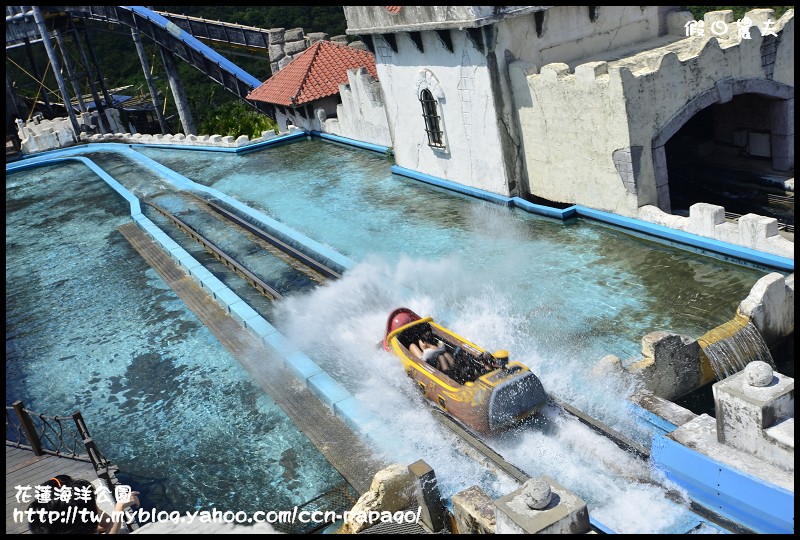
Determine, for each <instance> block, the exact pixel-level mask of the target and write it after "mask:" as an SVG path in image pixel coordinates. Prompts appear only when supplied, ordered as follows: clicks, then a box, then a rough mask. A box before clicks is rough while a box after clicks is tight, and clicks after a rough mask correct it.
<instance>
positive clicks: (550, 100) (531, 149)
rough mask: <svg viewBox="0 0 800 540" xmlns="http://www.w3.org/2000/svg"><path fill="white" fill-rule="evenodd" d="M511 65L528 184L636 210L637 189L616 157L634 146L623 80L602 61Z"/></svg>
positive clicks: (555, 197)
mask: <svg viewBox="0 0 800 540" xmlns="http://www.w3.org/2000/svg"><path fill="white" fill-rule="evenodd" d="M533 69H534V67H533V66H531V65H529V64H527V63H524V62H515V63H514V64H512V66H511V67H510V72H511V79H512V82H513V91H514V98H515V103H516V104H517V111H518V115H519V122H520V128H521V131H522V133H523V141H524V143H523V150H524V156H525V166H526V170H527V176H528V185H529V188H530V191H531V193H532V194H533V195H535V196H537V197H542V198H544V199H547V200H550V201H555V202H562V203H577V204H583V205H586V206H589V207H592V208H598V209H601V210H606V211H610V212H615V213H619V214H622V215H629V216H630V215H631V211H632V210H633V209H635V208H636V196H635V194H633V193H632V192H630V191H629V190H627V189H626V187H625V185H624V184H623V181H622V179H621V178H620V175H619V174H618V173H617V170H616V168H615V165H614V161H613V155H614V152H615V151H616V150H624V149H626V148H629V147H630V146H631V143H630V138H629V134H628V123H627V116H626V109H625V100H624V96H623V92H622V82H621V80H620V77H619V73H618V72H614V71H611V72H609V71H608V68H607V65H606V64H605V63H603V62H596V63H590V64H584V65H582V66H579V67H578V68H576V70H575V73H570V72H569V66H567V64H548V65H546V66H544V67H543V68H542V69H541V71H540V72H539V73H537V74H531V75H529V76H527V77H526V75H527V74H528V73H530V72H531V71H532V70H533Z"/></svg>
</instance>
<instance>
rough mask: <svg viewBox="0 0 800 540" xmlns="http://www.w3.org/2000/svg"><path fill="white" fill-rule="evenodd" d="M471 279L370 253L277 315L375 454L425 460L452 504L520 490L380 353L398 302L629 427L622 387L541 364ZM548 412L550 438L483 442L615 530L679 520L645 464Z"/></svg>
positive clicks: (533, 338)
mask: <svg viewBox="0 0 800 540" xmlns="http://www.w3.org/2000/svg"><path fill="white" fill-rule="evenodd" d="M476 282H478V281H477V280H475V276H474V275H472V274H471V273H470V272H469V271H468V270H465V269H464V267H463V265H461V264H459V259H458V257H456V256H452V257H448V258H446V259H441V260H415V259H411V258H406V257H401V258H400V260H399V261H398V262H397V263H396V264H394V263H392V262H389V261H387V260H385V259H383V258H381V257H377V256H373V257H369V258H368V259H367V260H365V261H364V262H362V263H360V264H357V265H356V266H355V267H354V268H352V269H351V270H350V271H348V272H347V273H346V274H345V275H344V276H343V277H342V279H340V280H338V281H336V282H333V283H329V284H328V285H326V286H324V287H320V288H317V289H316V290H314V291H311V292H310V293H307V294H304V295H302V296H295V297H292V298H288V299H287V300H285V301H284V302H281V303H280V304H279V306H278V307H277V310H276V315H277V320H278V321H279V322H278V323H276V324H277V325H278V326H279V327H280V329H281V330H282V331H283V332H284V334H285V335H287V337H289V338H290V339H291V340H292V341H293V342H295V343H298V344H302V347H303V348H304V350H305V351H306V352H307V353H308V354H309V355H310V356H311V357H312V358H313V359H314V360H315V361H316V362H317V363H318V364H319V365H320V367H322V369H324V370H325V371H327V372H328V373H329V374H331V375H332V376H333V377H334V378H335V379H336V380H337V381H339V382H340V383H341V384H343V385H344V386H345V387H346V388H347V389H348V390H349V391H350V392H351V393H352V394H353V395H354V397H355V398H356V399H358V401H359V402H360V407H361V408H362V409H363V410H365V411H369V413H370V414H371V418H372V421H370V422H369V423H368V424H367V425H364V426H361V431H362V432H363V433H364V434H365V435H366V437H367V438H368V439H369V441H370V443H371V446H372V447H373V448H374V449H375V450H376V451H377V452H379V453H381V454H383V455H384V456H385V457H386V458H388V459H389V460H391V461H393V462H399V463H401V464H406V465H407V464H410V463H413V462H414V461H416V460H418V459H424V460H425V461H426V462H428V463H429V464H430V465H431V466H432V467H433V469H434V470H435V471H436V474H437V479H438V481H439V484H440V488H441V489H442V493H443V495H444V496H445V497H448V498H449V497H450V496H452V495H453V494H455V493H457V492H459V491H461V490H463V489H466V488H467V487H470V486H472V485H475V484H478V485H479V486H480V487H481V488H482V489H483V490H484V491H486V492H487V493H488V494H490V496H493V497H499V496H502V495H505V494H507V493H509V492H510V491H513V489H516V487H518V485H517V484H516V482H515V481H513V480H511V479H509V478H507V477H504V475H503V474H499V473H497V471H494V470H491V469H490V468H488V469H487V468H486V466H485V464H481V463H478V462H476V461H475V460H474V459H472V458H471V457H469V455H468V453H466V454H465V449H464V448H463V446H464V444H465V443H464V442H463V441H461V440H460V439H458V438H457V437H456V436H455V435H454V434H453V433H452V432H450V431H449V430H448V429H446V428H445V427H444V426H443V425H441V424H440V423H439V422H437V421H436V420H435V418H434V416H433V415H434V414H436V413H432V411H431V407H430V405H429V404H428V403H427V402H426V401H425V400H424V399H423V398H422V397H421V396H420V395H419V393H418V392H416V388H415V386H414V385H413V384H411V380H410V379H409V378H408V377H407V376H406V374H405V373H404V371H403V369H402V366H401V364H400V361H399V360H398V359H397V358H395V357H394V356H393V355H391V354H390V353H387V352H385V351H384V350H383V349H382V348H380V347H379V346H378V345H377V344H378V342H379V341H380V340H381V339H382V338H383V332H384V330H385V324H386V317H387V316H388V314H389V313H390V312H391V311H392V309H394V308H396V307H398V306H407V307H410V308H411V309H413V310H414V311H416V312H417V313H418V314H419V315H421V316H423V317H424V316H432V317H433V318H434V320H437V321H438V322H441V323H443V324H444V325H445V326H447V327H448V328H450V329H452V330H453V331H455V332H456V333H458V334H459V335H462V336H464V337H465V338H467V339H469V340H470V341H473V342H475V343H477V344H479V345H481V346H483V347H485V348H488V349H492V348H505V349H509V350H510V351H511V352H512V358H514V359H516V360H519V361H521V362H522V363H525V364H526V365H528V366H529V367H531V369H532V370H533V371H534V372H535V373H537V375H539V376H540V378H541V379H542V382H543V384H544V386H545V389H546V390H548V389H551V388H556V389H558V390H564V389H566V388H567V387H569V388H573V390H574V389H575V388H576V387H577V388H578V389H580V390H577V391H579V392H583V393H585V394H587V395H593V396H597V395H598V394H602V397H601V398H600V399H597V401H598V404H597V406H600V405H599V404H600V402H602V406H603V407H604V409H605V411H606V412H613V414H615V415H616V417H617V418H618V419H620V421H623V422H629V421H630V420H629V419H628V417H629V416H630V413H629V411H627V409H626V406H625V403H626V397H627V395H628V390H629V389H627V388H625V387H624V386H623V385H620V384H616V382H617V381H610V380H603V379H599V380H598V379H597V378H593V377H591V376H587V375H586V369H585V367H584V366H582V365H580V362H578V361H576V360H575V359H571V358H563V359H560V361H558V362H554V361H552V360H551V359H549V358H548V353H547V352H544V353H543V352H541V350H542V345H541V343H540V341H539V337H538V336H537V335H535V334H533V335H532V334H529V333H527V332H524V331H520V327H521V326H523V320H522V317H521V316H520V315H519V314H518V313H514V312H513V310H512V309H511V305H512V303H511V302H510V301H509V298H508V296H509V294H510V293H509V292H508V291H503V290H501V289H499V288H498V287H496V286H493V285H492V284H491V283H489V284H484V285H482V286H481V287H480V288H479V289H477V290H476V289H475V287H474V286H473V285H472V283H476ZM546 414H548V415H549V416H552V418H551V420H552V422H551V423H552V424H553V426H555V427H554V429H553V430H552V432H550V430H548V432H547V433H545V432H540V431H536V430H535V429H534V430H531V429H528V430H523V431H519V432H509V433H506V434H504V435H503V436H502V437H499V438H489V439H487V440H486V441H485V442H487V443H489V444H490V445H491V446H493V447H494V449H495V450H496V451H497V452H498V453H500V454H501V455H503V456H504V457H505V458H506V459H508V460H509V461H510V462H512V463H514V464H515V465H516V466H517V467H519V468H521V469H522V470H524V471H525V472H526V473H528V474H529V475H531V476H539V475H547V476H549V477H551V478H553V479H555V480H556V482H559V483H561V484H562V485H563V486H565V487H567V488H568V489H570V490H573V491H575V492H576V493H577V494H578V495H579V496H581V497H582V498H584V500H585V501H586V502H587V504H589V505H590V508H591V510H592V512H593V515H596V516H597V517H598V518H602V520H604V523H606V522H607V523H608V524H609V525H613V526H614V527H615V529H616V530H618V531H620V532H626V531H627V532H658V531H659V530H663V529H664V528H665V527H668V526H670V525H673V526H674V524H675V523H676V522H678V521H680V520H681V519H685V511H684V510H683V509H680V508H679V507H678V506H677V505H675V504H674V503H672V502H671V501H669V500H668V499H666V498H665V495H664V488H663V487H660V486H658V485H656V484H655V481H654V479H653V478H652V477H651V476H652V471H651V470H650V468H649V466H648V465H647V464H646V463H644V462H642V461H640V460H638V459H635V458H633V457H632V456H631V455H630V454H628V453H627V452H625V451H623V450H621V449H620V448H619V447H617V446H616V445H615V444H614V443H613V442H611V441H610V440H609V439H607V438H605V437H603V436H601V435H600V434H598V433H596V432H595V431H593V430H591V429H590V428H588V427H586V426H584V425H583V424H580V423H579V422H578V421H577V420H575V419H573V418H571V417H564V416H562V415H560V414H559V413H558V411H550V412H549V413H546ZM662 481H663V479H662ZM643 501H646V503H645V504H644V505H643ZM643 507H644V508H645V510H643Z"/></svg>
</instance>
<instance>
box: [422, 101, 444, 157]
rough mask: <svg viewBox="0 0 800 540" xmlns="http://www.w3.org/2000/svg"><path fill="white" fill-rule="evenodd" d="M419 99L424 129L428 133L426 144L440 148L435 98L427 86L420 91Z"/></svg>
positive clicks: (439, 128) (441, 145) (439, 131)
mask: <svg viewBox="0 0 800 540" xmlns="http://www.w3.org/2000/svg"><path fill="white" fill-rule="evenodd" d="M419 101H420V103H422V118H424V119H425V131H426V133H427V134H428V145H429V146H434V147H436V148H442V147H443V146H444V144H443V143H442V128H441V127H440V123H439V113H438V111H437V103H436V100H435V99H433V95H432V94H431V91H430V90H428V89H427V88H426V89H425V90H423V91H422V92H420V94H419Z"/></svg>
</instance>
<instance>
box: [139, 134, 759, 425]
mask: <svg viewBox="0 0 800 540" xmlns="http://www.w3.org/2000/svg"><path fill="white" fill-rule="evenodd" d="M140 151H141V152H142V153H143V154H145V155H147V156H148V157H151V158H153V159H155V160H156V161H159V162H161V163H163V164H165V165H167V166H168V167H170V168H172V169H174V170H176V171H178V172H180V173H181V174H183V175H184V176H186V177H188V178H190V179H192V180H194V181H195V182H198V183H200V184H203V185H206V186H210V187H213V188H216V189H218V190H220V191H222V192H224V193H226V194H228V195H232V196H234V197H236V198H237V199H239V200H240V201H242V202H244V203H245V204H247V205H249V206H251V207H253V208H255V209H257V210H259V211H261V212H263V213H265V214H267V215H269V216H270V217H273V218H274V219H276V220H279V221H281V222H282V223H285V224H287V225H289V226H291V227H292V228H295V229H296V230H299V231H300V232H302V233H304V234H306V235H307V236H309V237H311V238H313V239H315V240H317V241H319V242H322V243H323V244H326V245H328V246H330V247H332V248H333V249H335V250H336V251H339V252H340V253H343V254H344V255H346V256H348V257H350V258H351V259H353V260H354V261H356V262H357V263H358V267H360V268H358V267H357V268H355V269H353V271H352V272H353V273H355V272H359V271H361V272H362V273H364V274H369V276H368V278H367V279H371V280H374V282H370V283H368V284H365V285H364V286H363V287H358V286H356V287H354V290H351V291H348V292H347V296H348V297H349V298H352V299H353V300H354V301H352V302H351V301H350V300H349V298H348V300H342V299H339V303H338V304H337V305H336V307H335V308H334V309H335V310H338V311H335V312H334V313H324V311H323V313H321V314H319V313H320V310H324V309H325V306H315V305H305V306H304V308H303V310H304V311H305V312H306V313H305V314H304V315H300V314H297V313H295V311H299V310H300V308H294V307H293V305H294V303H293V302H289V303H287V306H286V308H285V310H284V314H282V315H280V316H279V317H278V320H277V321H276V324H277V325H279V326H281V327H282V328H284V329H285V330H286V331H287V332H293V330H292V329H293V328H295V327H296V328H297V329H298V330H297V334H298V335H297V338H298V340H299V341H300V342H303V343H306V344H307V346H309V347H313V348H314V352H315V356H321V357H323V358H324V357H332V358H331V359H330V360H329V361H325V360H323V361H322V364H323V365H324V367H325V368H326V370H329V371H330V372H331V373H332V374H335V375H336V376H337V379H338V380H340V381H343V384H345V385H346V386H349V388H350V389H351V391H353V390H357V389H358V388H359V386H360V385H359V383H358V380H359V371H358V369H354V368H353V366H352V363H350V362H344V363H343V362H341V361H338V360H337V358H338V357H339V356H340V355H339V354H338V353H337V352H336V351H333V352H332V351H330V350H329V349H328V347H327V338H328V337H329V336H328V334H327V332H323V334H322V335H324V336H325V338H323V339H322V340H318V339H316V338H315V336H309V337H306V336H304V335H303V333H302V331H301V330H302V329H303V328H308V327H310V326H326V325H327V326H330V325H331V324H334V325H335V326H336V327H337V328H339V329H340V330H342V331H344V332H347V330H346V329H342V328H341V327H342V326H346V327H347V328H353V325H352V324H350V323H352V322H353V321H349V320H348V321H347V322H346V323H345V324H342V325H340V324H338V320H339V319H341V318H342V316H344V315H347V314H348V313H349V312H348V311H345V312H342V311H341V310H342V306H340V305H339V304H346V306H345V307H344V309H345V310H348V309H352V310H353V312H354V313H357V314H358V316H359V317H365V316H366V315H365V314H367V313H370V314H372V318H373V319H374V321H375V322H373V323H372V325H371V326H370V327H364V326H363V324H361V325H359V326H358V327H357V328H360V329H361V332H359V333H362V334H367V335H364V339H370V340H376V341H377V339H380V337H381V332H382V327H383V322H380V320H381V318H383V317H385V316H386V314H388V313H389V312H390V311H391V309H393V308H394V307H396V305H398V304H403V303H408V304H410V305H409V306H408V307H411V308H412V309H415V310H416V311H418V312H419V313H420V314H421V315H423V316H425V315H431V316H433V317H435V318H436V319H437V320H441V321H442V322H443V323H444V324H446V325H448V326H450V327H451V328H453V329H454V330H455V331H457V332H459V333H461V334H462V335H465V336H467V337H469V338H471V339H472V340H473V341H475V342H477V343H480V344H485V345H486V347H487V348H506V349H509V350H511V353H512V355H513V356H514V357H515V358H516V359H517V360H520V361H523V362H524V363H526V364H528V365H529V366H531V367H532V368H533V369H535V370H536V371H537V372H538V373H540V374H541V376H542V378H543V380H544V381H545V383H546V387H547V388H549V389H550V390H551V391H554V392H557V393H558V394H559V395H560V396H561V397H562V398H564V399H567V400H569V401H570V402H573V403H574V404H575V405H578V406H581V407H584V408H587V409H589V410H592V409H602V408H603V407H605V406H607V404H606V403H605V401H606V400H605V398H604V397H603V396H602V393H599V395H598V392H597V391H596V390H595V389H594V388H587V385H586V384H584V382H585V381H584V379H587V378H589V376H590V373H591V369H592V367H594V365H595V364H596V363H597V361H599V360H600V359H601V358H602V357H603V356H605V355H607V354H614V355H617V356H619V357H620V358H622V359H623V360H626V359H629V358H634V357H637V356H638V355H639V354H640V352H641V338H642V336H643V335H645V334H647V333H649V332H653V331H656V330H669V331H672V332H676V333H681V334H685V335H688V336H691V337H698V336H700V335H702V334H703V333H705V332H706V331H707V330H709V329H711V328H713V327H715V326H717V325H719V324H721V323H723V322H725V321H728V320H730V319H731V318H732V317H733V315H734V314H735V310H736V307H737V305H738V304H739V302H740V301H741V300H743V299H744V298H745V297H746V296H747V294H748V292H749V290H750V288H751V287H752V285H753V284H754V283H755V282H756V281H757V280H758V279H759V278H760V277H761V276H762V275H764V273H765V272H764V271H761V270H756V269H753V268H748V267H745V266H738V265H734V264H731V263H728V262H724V261H721V260H719V259H716V258H713V257H709V256H703V255H700V254H697V253H693V252H691V251H686V250H681V249H678V248H675V247H671V246H668V245H664V244H660V243H657V242H654V241H648V240H645V239H642V238H638V237H636V236H633V235H628V234H624V233H621V232H620V231H619V230H617V229H614V228H612V227H608V226H604V225H600V224H597V223H595V222H591V221H588V220H572V221H569V222H566V223H562V222H560V221H556V220H552V219H549V218H544V217H539V216H535V215H530V214H527V213H524V212H521V211H519V210H508V209H506V208H502V207H498V206H496V205H492V204H489V203H486V202H483V201H478V200H474V199H471V198H468V197H464V196H460V195H455V194H453V193H450V192H445V191H444V190H439V189H436V188H431V187H429V186H426V185H424V184H420V183H418V182H415V181H411V180H408V179H404V178H402V177H400V176H397V175H393V174H391V172H390V171H389V163H388V162H387V160H386V158H385V157H384V156H381V155H379V154H374V153H369V152H365V151H363V150H358V149H353V148H348V147H344V146H341V145H334V144H330V143H326V142H324V141H319V140H313V141H307V142H303V143H299V144H292V145H289V146H284V147H281V148H279V149H274V150H265V151H262V152H257V153H252V154H245V155H231V154H221V153H213V152H194V151H192V152H183V153H176V152H174V151H170V150H162V149H155V148H145V149H141V150H140ZM408 291H411V292H412V296H411V297H410V298H409V297H403V294H404V293H406V292H408ZM304 301H308V300H302V299H298V300H295V303H296V302H304ZM351 304H352V305H351ZM317 314H319V315H318V316H317ZM295 319H299V320H295ZM331 321H333V323H331ZM359 322H360V321H359ZM351 331H352V330H351ZM315 335H319V333H317V334H315ZM595 412H599V413H602V411H601V410H597V411H595ZM600 416H602V414H600Z"/></svg>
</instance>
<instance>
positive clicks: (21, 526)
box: [6, 443, 97, 534]
mask: <svg viewBox="0 0 800 540" xmlns="http://www.w3.org/2000/svg"><path fill="white" fill-rule="evenodd" d="M58 474H68V475H69V476H71V477H73V478H82V479H84V480H88V481H90V482H91V481H93V480H95V479H96V478H97V474H96V473H95V471H94V467H92V464H91V463H90V462H89V461H79V460H77V459H71V458H66V457H56V456H52V455H43V456H36V455H34V453H33V451H32V450H26V449H24V448H15V447H13V446H11V445H9V444H8V443H6V534H8V533H11V534H20V533H22V534H25V533H30V531H29V529H28V525H27V523H25V522H20V519H19V518H18V519H17V521H16V522H15V520H14V510H20V511H23V510H25V509H26V508H28V505H29V504H30V502H17V489H16V486H30V490H29V491H28V494H29V495H30V496H31V497H32V496H33V493H34V490H35V486H38V485H41V484H43V483H44V482H46V481H47V480H49V479H50V478H52V477H54V476H56V475H58Z"/></svg>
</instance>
